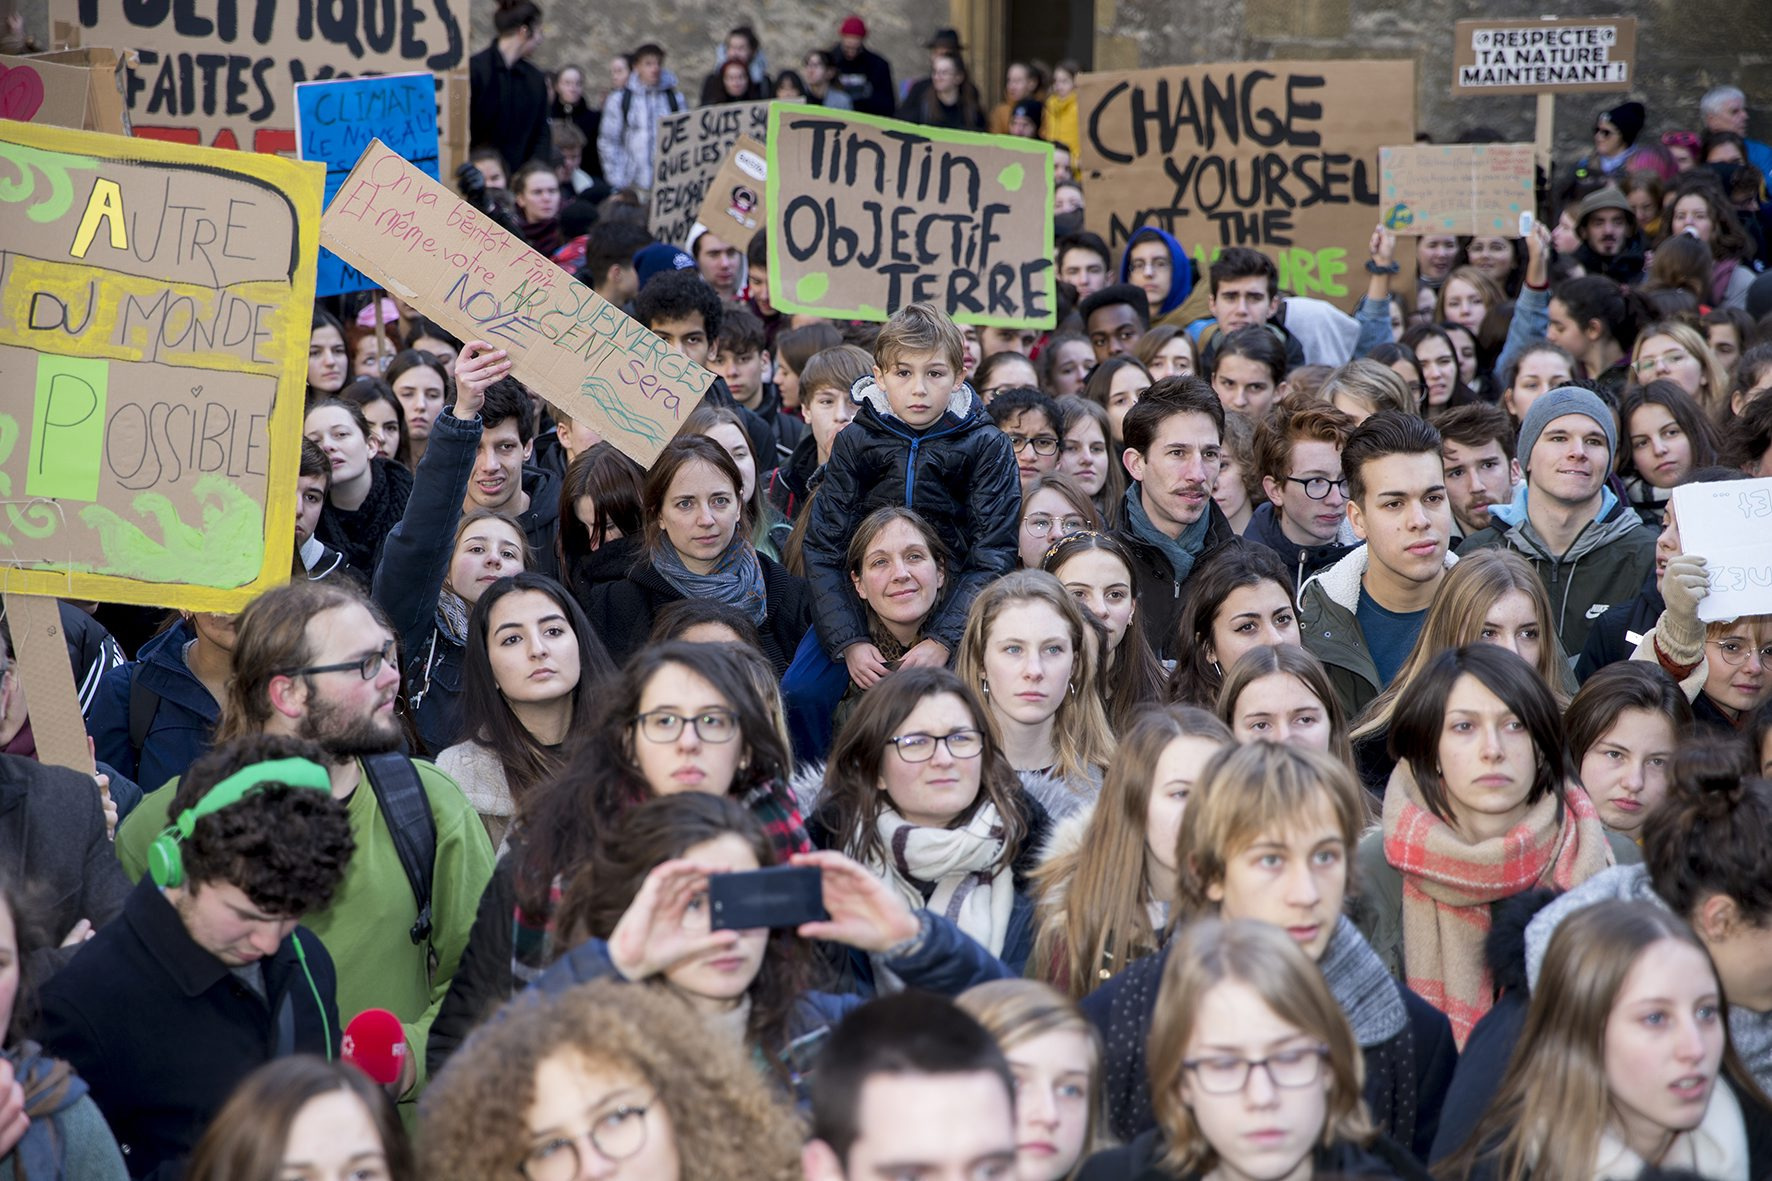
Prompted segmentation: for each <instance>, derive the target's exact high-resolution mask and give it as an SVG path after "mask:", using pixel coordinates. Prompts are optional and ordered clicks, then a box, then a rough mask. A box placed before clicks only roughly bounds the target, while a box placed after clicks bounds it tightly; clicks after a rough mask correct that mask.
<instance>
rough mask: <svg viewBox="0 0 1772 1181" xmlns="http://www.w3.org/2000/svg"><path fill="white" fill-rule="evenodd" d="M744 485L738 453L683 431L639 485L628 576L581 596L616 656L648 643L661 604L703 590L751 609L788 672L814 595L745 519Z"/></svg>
mask: <svg viewBox="0 0 1772 1181" xmlns="http://www.w3.org/2000/svg"><path fill="white" fill-rule="evenodd" d="M743 487H744V478H743V476H741V475H740V474H739V470H738V466H737V465H736V464H735V463H733V461H732V457H731V456H730V455H728V454H727V453H726V450H725V448H723V447H721V446H720V444H718V443H716V442H714V441H713V440H712V439H710V438H708V437H706V436H705V435H680V436H678V437H677V438H675V439H672V440H671V441H670V442H669V443H667V444H666V445H665V448H664V450H663V451H661V452H660V453H659V456H658V459H657V460H655V461H654V462H653V465H652V470H651V471H649V472H647V473H646V484H645V487H644V488H643V489H642V490H641V494H640V511H641V517H642V519H643V520H644V521H645V522H646V537H645V541H644V542H643V543H642V545H641V549H640V552H639V556H638V557H637V558H636V559H635V561H634V565H633V567H632V568H631V569H630V570H629V571H628V574H627V577H626V578H623V579H620V580H618V581H614V582H603V583H596V584H593V585H592V586H590V587H588V588H587V589H586V591H585V594H584V599H583V605H584V609H585V615H586V616H587V617H588V618H589V619H590V621H591V626H592V627H593V628H595V629H596V631H597V635H598V636H599V637H600V638H601V639H602V641H603V643H604V645H605V646H606V647H607V648H608V649H609V655H610V656H612V657H614V659H615V661H616V663H617V664H621V663H625V662H626V660H627V658H628V657H629V656H630V655H631V654H633V653H634V652H635V651H637V650H638V649H639V648H640V647H642V646H643V645H644V644H645V643H646V640H647V637H648V636H650V635H651V633H652V620H653V617H654V616H655V615H656V614H657V613H658V611H659V609H660V608H662V607H664V606H665V605H667V604H669V603H674V602H678V601H680V600H683V599H706V600H711V601H713V602H717V603H725V604H726V605H727V606H729V607H733V608H736V609H737V610H739V611H742V612H744V614H745V616H746V617H747V618H749V619H750V621H751V622H752V623H753V624H755V625H756V627H757V636H758V639H759V641H760V647H761V649H762V652H763V655H765V656H767V657H768V658H769V662H770V663H771V664H772V665H774V666H775V672H776V675H777V676H778V677H779V676H780V675H781V674H782V673H785V672H786V671H787V668H788V661H789V660H790V659H791V658H792V657H793V654H794V650H795V649H796V648H798V647H799V646H800V639H801V637H803V636H804V635H805V634H806V630H807V628H809V627H810V626H811V625H812V595H811V592H810V591H809V590H808V589H807V586H806V582H805V580H804V579H802V578H798V577H796V576H794V575H792V574H790V573H788V571H787V570H786V569H785V568H784V567H783V566H782V565H781V564H780V563H778V562H776V561H775V559H773V558H771V557H769V555H767V554H760V553H758V552H757V550H756V547H755V546H753V545H752V544H751V539H750V537H749V535H748V532H747V531H746V530H745V529H743V528H741V527H740V525H741V523H742V522H743V519H744V501H743V499H742V497H741V495H740V490H741V489H742V488H743Z"/></svg>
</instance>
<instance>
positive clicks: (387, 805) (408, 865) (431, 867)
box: [129, 670, 437, 960]
mask: <svg viewBox="0 0 1772 1181" xmlns="http://www.w3.org/2000/svg"><path fill="white" fill-rule="evenodd" d="M159 710H160V695H159V694H158V693H156V692H154V690H153V688H152V687H150V686H148V685H145V684H143V683H142V679H141V676H140V675H139V670H137V672H136V673H132V674H131V675H130V678H129V745H130V746H131V747H133V748H134V750H135V753H136V757H137V759H140V757H141V750H142V744H143V743H144V742H146V741H147V737H148V731H149V729H151V728H152V727H153V724H154V715H155V714H156V713H158V712H159ZM363 770H364V771H365V772H367V773H368V775H369V786H370V789H371V790H372V791H374V792H375V802H376V804H378V805H379V806H380V807H381V814H382V816H383V817H385V818H386V819H387V822H388V832H389V834H390V835H392V836H393V838H394V852H395V853H397V854H399V857H400V867H401V868H402V869H404V870H405V871H406V881H407V883H408V884H409V885H411V887H412V896H413V898H414V900H416V901H417V903H418V920H417V921H416V922H414V923H413V924H412V929H411V930H410V931H408V932H407V935H408V936H409V937H410V938H411V939H412V942H413V945H414V946H418V945H420V944H425V943H429V942H430V939H431V879H432V876H433V874H434V872H435V870H436V863H437V818H436V817H435V816H433V815H432V814H431V802H430V800H429V799H428V798H427V797H426V796H425V787H424V783H423V782H422V781H420V779H419V777H418V768H417V767H414V766H413V765H412V760H411V759H409V758H407V757H406V756H405V755H403V754H401V753H400V752H398V751H390V752H388V753H387V754H379V755H367V756H365V757H364V759H363ZM432 958H433V960H434V959H435V952H433V953H432Z"/></svg>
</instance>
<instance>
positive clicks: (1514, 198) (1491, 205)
mask: <svg viewBox="0 0 1772 1181" xmlns="http://www.w3.org/2000/svg"><path fill="white" fill-rule="evenodd" d="M1537 152H1538V149H1537V148H1536V147H1535V146H1534V145H1532V144H1406V145H1403V146H1400V147H1394V148H1382V149H1380V150H1379V154H1378V172H1379V183H1380V184H1381V185H1382V186H1383V187H1384V200H1383V201H1382V203H1381V208H1383V210H1384V224H1385V225H1386V226H1387V227H1388V228H1389V229H1391V230H1393V231H1395V232H1396V233H1398V234H1411V235H1420V234H1466V235H1474V234H1481V235H1484V236H1486V237H1502V238H1518V237H1519V236H1520V214H1522V213H1530V212H1532V210H1533V208H1534V205H1535V196H1534V194H1535V190H1534V188H1533V186H1534V184H1535V183H1536V178H1537V160H1536V157H1537Z"/></svg>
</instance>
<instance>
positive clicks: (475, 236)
mask: <svg viewBox="0 0 1772 1181" xmlns="http://www.w3.org/2000/svg"><path fill="white" fill-rule="evenodd" d="M320 240H321V241H322V242H324V243H325V245H326V247H327V249H329V250H331V251H332V252H333V253H334V254H337V255H338V256H339V257H340V258H342V259H344V260H345V261H346V262H348V263H350V264H351V265H352V266H354V267H356V268H357V269H358V270H360V271H362V272H363V273H364V274H365V275H368V276H370V277H371V278H373V279H375V280H376V281H377V282H379V283H380V284H381V285H382V287H383V288H384V289H385V290H387V291H388V292H390V293H391V294H394V295H397V296H399V297H400V298H401V299H403V300H405V301H406V302H407V303H409V304H411V305H412V306H413V307H414V308H416V309H417V310H418V311H419V312H421V313H423V314H424V315H426V316H428V317H430V318H431V319H433V320H435V321H436V322H437V323H439V324H441V325H442V326H443V327H444V328H447V329H448V330H449V331H450V332H452V333H454V334H455V335H457V336H459V337H461V338H462V339H463V340H485V341H488V342H490V343H491V344H493V345H495V346H496V347H498V348H502V349H505V350H507V351H508V352H509V353H510V358H511V362H512V366H511V371H512V374H513V375H514V376H516V377H518V378H520V379H521V380H522V381H523V382H524V384H526V385H528V386H529V388H531V389H532V390H534V391H535V392H536V393H537V394H539V395H540V396H541V397H543V398H546V399H547V400H548V401H549V402H551V403H553V404H554V405H556V406H559V407H562V408H563V409H565V410H566V411H567V412H568V413H570V414H571V415H572V417H573V418H574V419H575V420H579V421H583V422H586V423H589V424H590V425H591V426H592V427H594V428H595V429H596V430H597V432H598V433H599V434H601V435H602V436H603V437H604V438H605V439H607V440H609V442H611V443H613V444H614V445H615V446H616V447H617V448H618V449H619V450H620V451H622V452H623V453H624V454H626V455H628V456H630V457H632V458H633V459H634V460H635V461H636V462H638V463H639V464H640V465H641V466H643V467H644V466H650V465H651V463H652V461H653V460H654V459H656V458H657V457H658V453H659V451H660V450H662V449H663V447H664V445H665V443H667V442H668V441H669V440H670V438H671V436H672V435H674V434H676V433H677V427H678V426H679V425H680V424H681V423H682V420H683V417H684V416H685V415H687V414H688V413H689V412H690V411H691V410H693V409H694V408H695V406H696V403H697V402H698V401H699V400H700V398H701V396H702V394H703V393H704V392H705V391H706V390H707V388H708V386H709V385H711V384H712V383H713V379H714V375H713V374H712V373H710V372H708V371H707V370H706V369H703V368H702V367H701V366H699V365H697V364H696V363H695V362H693V361H691V360H689V359H688V358H687V357H685V356H683V355H682V354H680V353H676V352H673V351H671V350H670V349H669V348H667V347H666V346H665V345H664V342H662V341H661V340H659V339H658V337H656V336H654V335H653V334H652V333H651V332H649V331H648V330H647V329H645V328H643V327H641V326H640V325H639V324H636V323H635V322H634V321H633V320H631V319H629V318H628V317H627V316H626V315H624V314H623V313H622V311H621V309H619V308H617V307H616V306H615V305H614V304H612V303H610V302H609V301H608V300H606V299H604V298H603V297H602V296H600V295H598V294H597V293H596V292H594V291H592V290H591V289H590V288H589V287H586V286H585V285H584V284H582V283H580V282H578V281H576V280H575V279H573V278H572V276H570V275H568V274H567V273H566V272H565V271H563V270H561V269H560V267H559V266H557V265H556V264H555V263H553V262H552V261H550V260H549V259H547V258H545V257H543V256H542V255H540V254H537V253H536V252H535V251H533V250H531V249H530V248H529V247H527V246H525V245H524V244H523V243H522V242H521V241H520V240H518V239H517V238H515V237H513V236H512V235H511V234H510V233H508V232H507V231H505V230H504V229H502V228H501V227H500V226H499V225H498V224H497V223H495V222H494V221H493V220H492V219H491V218H489V217H487V216H486V215H485V214H483V213H481V212H479V211H478V210H476V209H474V208H473V207H472V206H470V205H468V204H467V203H466V202H464V201H462V200H461V198H459V197H457V196H456V195H455V194H454V193H452V192H450V191H449V190H448V189H447V188H445V187H443V186H442V185H441V184H439V183H438V182H436V181H434V180H432V179H431V178H430V177H428V176H426V175H425V174H424V173H422V172H420V171H419V170H418V169H417V168H414V167H413V166H412V165H411V164H410V163H408V162H407V161H405V160H403V159H401V158H400V157H399V156H398V155H397V154H396V153H394V152H392V151H390V150H389V149H388V147H387V145H385V144H383V143H382V142H381V141H380V140H376V141H374V142H373V143H371V144H370V145H369V147H367V148H365V149H364V150H363V155H362V156H361V157H360V158H359V159H358V161H357V166H356V167H355V168H353V169H352V170H351V174H350V175H349V176H348V177H346V178H345V181H344V183H343V184H342V185H340V186H339V189H338V194H337V196H335V197H334V198H333V200H332V203H331V204H330V205H329V206H327V208H326V214H325V216H324V217H322V218H321V219H320Z"/></svg>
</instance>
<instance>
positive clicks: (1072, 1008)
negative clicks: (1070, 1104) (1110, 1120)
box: [954, 980, 1113, 1177]
mask: <svg viewBox="0 0 1772 1181" xmlns="http://www.w3.org/2000/svg"><path fill="white" fill-rule="evenodd" d="M954 1004H955V1005H956V1006H958V1007H959V1008H960V1010H961V1011H963V1012H965V1013H967V1014H969V1015H970V1016H971V1017H972V1019H973V1020H975V1021H977V1022H978V1023H979V1024H980V1025H982V1026H984V1028H985V1032H987V1033H989V1034H990V1035H991V1037H993V1038H995V1039H996V1041H997V1045H998V1046H1000V1047H1001V1048H1002V1050H1003V1053H1004V1055H1005V1056H1007V1055H1008V1054H1009V1053H1010V1051H1012V1050H1013V1049H1014V1048H1015V1047H1016V1046H1019V1045H1021V1044H1022V1043H1023V1042H1030V1041H1033V1040H1034V1039H1035V1038H1037V1037H1040V1036H1042V1035H1044V1034H1048V1033H1057V1032H1065V1033H1077V1034H1082V1035H1083V1038H1084V1039H1085V1040H1086V1041H1087V1042H1088V1043H1089V1098H1088V1103H1089V1127H1088V1129H1087V1130H1086V1131H1085V1132H1084V1135H1083V1152H1082V1154H1081V1155H1080V1156H1078V1157H1077V1163H1076V1165H1075V1166H1074V1167H1073V1168H1072V1169H1071V1171H1070V1173H1069V1174H1068V1175H1069V1176H1072V1177H1074V1176H1076V1174H1077V1173H1078V1172H1079V1171H1080V1170H1081V1169H1082V1166H1083V1162H1084V1161H1086V1160H1088V1159H1089V1155H1090V1154H1091V1153H1093V1152H1098V1151H1100V1150H1101V1149H1103V1148H1107V1147H1109V1146H1110V1145H1111V1144H1112V1143H1113V1138H1112V1137H1111V1136H1110V1135H1109V1134H1108V1130H1107V1112H1106V1110H1105V1106H1104V1104H1103V1100H1102V1091H1101V1036H1100V1035H1099V1034H1098V1033H1097V1032H1096V1030H1095V1026H1094V1025H1092V1024H1090V1022H1089V1018H1087V1017H1085V1016H1083V1010H1081V1009H1079V1008H1077V1003H1076V1002H1075V1001H1073V1000H1072V999H1071V998H1070V997H1067V996H1065V995H1064V994H1063V993H1061V992H1059V991H1058V990H1057V989H1055V988H1053V987H1052V986H1051V985H1049V984H1042V983H1040V982H1039V981H1038V980H993V981H991V982H990V983H989V984H975V985H973V986H972V987H971V988H968V989H967V990H966V991H965V992H963V993H961V994H960V995H959V996H957V997H955V998H954Z"/></svg>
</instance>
